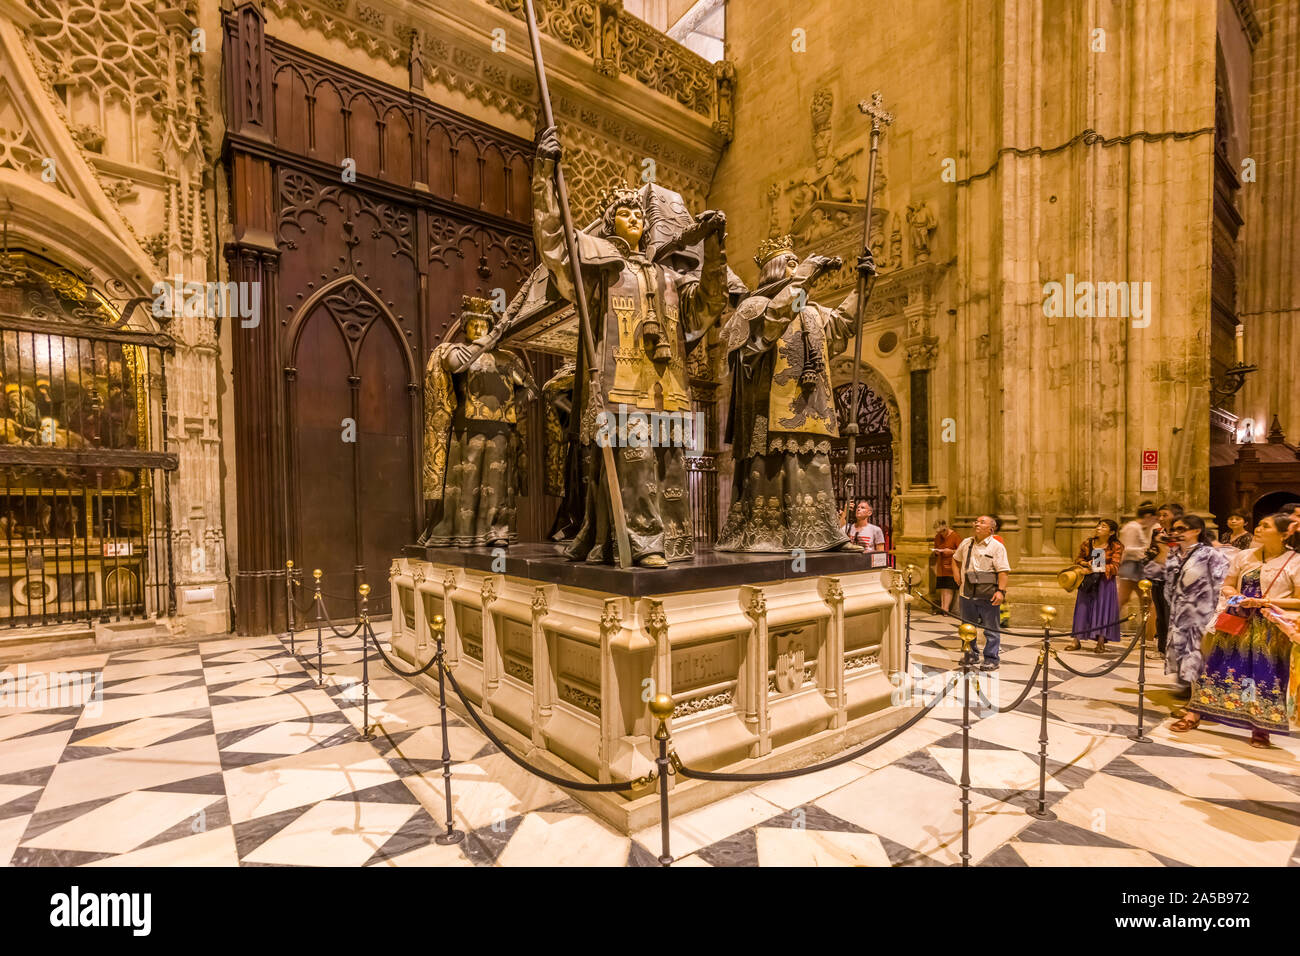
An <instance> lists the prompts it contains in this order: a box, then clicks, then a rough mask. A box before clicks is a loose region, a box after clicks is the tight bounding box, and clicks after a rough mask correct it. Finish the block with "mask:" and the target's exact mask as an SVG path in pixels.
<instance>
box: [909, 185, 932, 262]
mask: <svg viewBox="0 0 1300 956" xmlns="http://www.w3.org/2000/svg"><path fill="white" fill-rule="evenodd" d="M938 225H939V220H937V219H936V218H935V217H934V210H933V209H931V208H930V204H929V203H928V202H926V201H925V200H923V199H918V200H913V201H912V202H910V203H908V204H907V227H908V230H909V231H910V233H911V237H912V262H913V263H918V262H925V261H927V260H928V259H929V258H930V236H931V234H933V232H934V230H935V229H936V228H937V227H938Z"/></svg>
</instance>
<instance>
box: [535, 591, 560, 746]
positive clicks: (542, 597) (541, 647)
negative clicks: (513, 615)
mask: <svg viewBox="0 0 1300 956" xmlns="http://www.w3.org/2000/svg"><path fill="white" fill-rule="evenodd" d="M555 591H556V588H555V585H547V586H546V587H539V588H534V589H533V605H532V607H533V617H532V630H533V744H534V745H536V746H538V747H545V746H546V737H545V735H544V734H543V733H542V727H543V726H544V724H545V723H546V721H548V720H550V718H551V710H552V708H553V707H554V706H555V698H556V686H555V673H554V670H553V668H552V667H551V643H550V641H549V640H548V639H547V637H546V623H545V622H546V615H548V614H550V613H551V608H550V602H551V600H552V599H553V597H554V595H555Z"/></svg>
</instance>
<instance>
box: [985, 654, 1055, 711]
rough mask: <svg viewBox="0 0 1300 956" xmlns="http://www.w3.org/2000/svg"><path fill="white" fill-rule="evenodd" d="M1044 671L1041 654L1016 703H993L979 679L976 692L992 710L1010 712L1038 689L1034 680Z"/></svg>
mask: <svg viewBox="0 0 1300 956" xmlns="http://www.w3.org/2000/svg"><path fill="white" fill-rule="evenodd" d="M1042 671H1043V655H1042V654H1039V655H1038V660H1037V661H1035V662H1034V672H1033V673H1032V674H1030V675H1029V680H1028V681H1026V683H1025V689H1024V690H1022V691H1021V692H1020V696H1019V697H1017V698H1016V700H1015V703H1013V704H1009V705H1008V706H1006V707H999V706H998V705H997V704H994V703H992V702H991V701H990V700H989V699H988V698H987V697H985V696H984V689H983V688H982V687H980V685H979V681H976V682H975V693H977V694H978V695H979V698H980V700H982V701H983V702H984V706H985V707H988V708H989V709H991V710H996V711H997V712H998V713H1000V714H1009V713H1011V712H1012V711H1013V710H1015V709H1016V708H1017V707H1019V706H1020V705H1021V704H1023V703H1024V702H1025V698H1027V697H1028V696H1029V695H1030V694H1031V693H1033V692H1034V691H1035V690H1037V689H1038V688H1036V687H1035V686H1034V681H1036V680H1038V675H1039V674H1041V673H1042Z"/></svg>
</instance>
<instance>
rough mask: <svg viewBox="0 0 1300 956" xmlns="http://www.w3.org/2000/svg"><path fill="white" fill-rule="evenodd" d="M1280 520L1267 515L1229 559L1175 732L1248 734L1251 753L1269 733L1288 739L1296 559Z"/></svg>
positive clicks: (1293, 687)
mask: <svg viewBox="0 0 1300 956" xmlns="http://www.w3.org/2000/svg"><path fill="white" fill-rule="evenodd" d="M1287 526H1288V519H1287V516H1286V515H1281V514H1275V515H1269V516H1268V517H1266V518H1263V519H1261V520H1260V522H1259V525H1258V526H1257V527H1256V528H1255V544H1256V547H1253V548H1251V549H1249V550H1246V551H1239V552H1238V553H1237V555H1236V556H1235V557H1234V558H1233V559H1232V565H1231V566H1230V567H1229V569H1228V575H1227V579H1226V581H1225V582H1224V585H1223V592H1222V597H1221V600H1220V602H1219V610H1220V613H1219V616H1218V617H1217V618H1216V619H1215V620H1214V623H1213V626H1212V629H1211V632H1210V633H1209V634H1207V635H1206V636H1205V638H1204V642H1203V648H1204V655H1205V668H1204V671H1203V673H1202V674H1201V675H1199V677H1197V679H1196V680H1194V681H1193V683H1192V699H1191V702H1190V703H1189V704H1188V705H1187V711H1188V712H1187V714H1186V716H1184V717H1183V718H1182V719H1181V720H1179V721H1178V722H1177V723H1176V724H1174V725H1173V729H1174V730H1176V731H1180V732H1182V731H1188V730H1194V729H1195V728H1196V727H1197V726H1198V725H1199V724H1200V722H1201V720H1202V718H1210V719H1212V720H1217V721H1219V722H1220V723H1224V724H1228V725H1229V726H1234V727H1249V728H1250V731H1251V733H1250V744H1251V746H1252V747H1261V748H1262V747H1268V746H1269V742H1268V735H1269V734H1270V733H1287V732H1288V730H1289V728H1290V724H1291V721H1293V720H1294V719H1295V706H1296V694H1297V690H1298V689H1300V654H1296V653H1293V647H1292V645H1293V644H1294V643H1295V642H1297V641H1300V626H1298V625H1297V622H1296V619H1295V614H1296V611H1298V610H1300V554H1297V553H1296V552H1295V551H1294V550H1293V549H1292V548H1290V547H1288V546H1287V544H1286V541H1285V534H1286V529H1287Z"/></svg>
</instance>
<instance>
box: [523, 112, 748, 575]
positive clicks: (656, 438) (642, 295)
mask: <svg viewBox="0 0 1300 956" xmlns="http://www.w3.org/2000/svg"><path fill="white" fill-rule="evenodd" d="M559 157H560V145H559V140H558V138H557V137H556V134H555V130H554V128H551V129H548V130H546V131H545V132H544V133H543V134H542V136H541V138H540V139H539V142H538V148H537V158H536V162H535V166H534V170H533V234H534V241H535V244H536V248H537V252H538V254H539V256H540V258H541V261H542V263H543V265H544V266H545V268H546V270H547V272H548V273H549V277H550V281H551V282H552V283H553V285H554V288H555V289H556V290H557V291H558V294H559V296H560V297H561V298H563V299H565V300H567V301H569V302H576V300H577V297H578V296H583V297H585V300H586V305H587V306H588V311H589V314H590V316H591V323H592V333H593V336H594V339H595V346H596V361H595V367H596V369H597V371H598V377H597V384H598V388H597V389H596V390H594V391H593V389H592V387H591V384H590V378H589V376H588V374H587V358H586V356H585V354H583V352H579V354H578V356H577V368H576V370H575V376H574V383H575V386H574V387H575V395H574V401H573V407H574V413H575V414H576V415H578V416H579V418H578V424H579V427H578V432H577V442H578V444H577V449H578V452H577V460H578V468H579V470H580V473H581V475H582V478H583V481H582V494H583V502H582V520H581V524H580V526H579V527H578V529H577V531H576V533H575V534H574V536H573V540H572V542H571V543H570V545H569V547H568V549H567V554H568V556H569V557H570V558H573V559H576V560H586V561H589V562H593V563H601V562H611V561H613V560H614V550H613V549H614V542H613V538H612V532H613V528H612V517H611V508H610V499H609V491H608V484H607V483H606V482H605V481H604V480H603V471H602V469H603V468H604V467H605V466H604V456H603V454H602V452H601V449H600V446H599V444H598V443H602V442H610V443H613V444H614V445H615V447H614V449H613V451H614V454H613V461H614V463H615V464H614V468H615V472H616V474H617V477H618V485H619V489H620V492H619V496H620V498H621V499H622V504H623V510H624V513H625V515H626V523H627V533H628V539H629V543H630V548H631V557H632V559H633V561H634V562H635V563H636V564H637V565H639V566H641V567H664V566H665V565H667V564H668V563H669V562H671V561H684V560H687V559H689V558H690V557H691V556H692V555H693V554H694V552H695V540H694V528H693V526H692V522H691V510H690V496H689V493H688V490H687V486H686V460H685V455H686V451H687V448H686V447H685V445H687V444H689V443H690V442H689V438H688V435H689V436H691V437H693V433H692V430H691V429H690V425H689V423H690V422H692V421H693V418H692V416H691V397H690V391H689V388H688V382H687V374H686V351H687V339H688V335H689V336H690V337H691V340H692V341H696V340H698V336H699V335H701V334H702V333H703V332H704V331H706V330H707V329H708V328H709V327H710V326H711V325H712V324H714V323H715V322H716V321H717V320H718V318H719V317H720V316H721V314H722V311H723V309H724V307H725V305H726V302H727V281H728V276H727V268H726V258H725V254H724V252H723V234H724V231H725V228H726V218H725V217H724V216H723V215H722V213H720V212H717V211H707V212H704V213H701V214H700V215H699V216H698V217H695V218H693V219H690V218H689V217H688V222H689V224H688V225H686V226H685V227H684V228H683V229H681V230H680V231H679V232H677V233H676V235H675V236H674V237H673V238H672V239H671V241H666V242H663V243H662V244H659V240H658V237H657V238H656V239H655V243H656V244H655V246H654V248H653V250H652V249H651V244H650V243H648V242H647V233H649V232H652V231H653V229H652V228H648V226H647V209H646V207H645V204H646V202H647V201H648V200H647V197H650V196H655V195H660V194H665V195H666V193H664V192H663V191H661V193H660V194H657V193H654V192H652V191H647V190H646V189H645V188H642V189H641V190H639V191H638V190H633V189H629V188H627V187H616V188H614V189H612V190H607V191H606V192H605V194H604V195H603V196H602V198H601V207H602V210H603V214H602V217H601V219H600V221H599V222H598V223H597V224H596V226H595V227H594V228H592V229H589V230H587V231H583V232H579V233H577V234H576V237H575V238H576V241H577V244H578V252H579V258H580V259H581V266H582V270H581V271H582V279H581V288H580V289H576V288H575V287H574V286H575V283H574V280H573V278H572V275H573V273H572V272H571V270H570V264H569V255H568V249H567V247H566V241H565V235H564V231H563V225H562V218H561V213H560V208H559V197H558V195H557V191H556V188H555V184H554V181H553V172H554V164H555V162H556V161H557V160H558V159H559ZM672 195H675V194H672ZM678 198H680V197H678ZM695 245H699V246H700V247H701V252H700V255H699V263H698V269H693V270H691V271H685V272H683V271H679V270H678V268H675V267H674V264H675V263H676V261H677V260H674V259H673V258H672V255H671V254H672V252H673V250H680V249H683V248H685V247H689V246H695ZM683 426H684V427H683ZM570 454H573V453H572V451H571V452H570Z"/></svg>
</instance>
